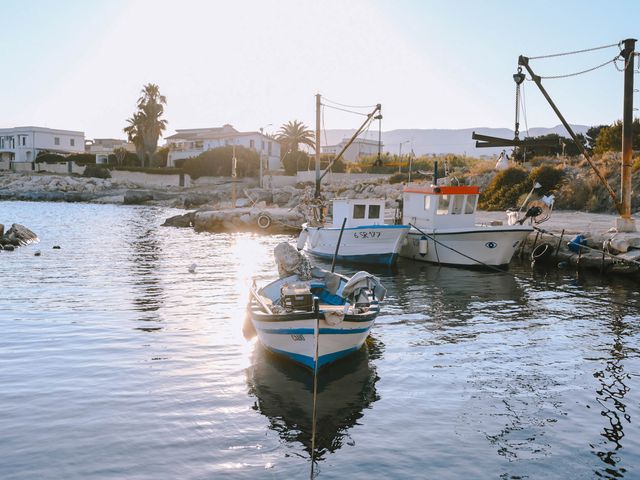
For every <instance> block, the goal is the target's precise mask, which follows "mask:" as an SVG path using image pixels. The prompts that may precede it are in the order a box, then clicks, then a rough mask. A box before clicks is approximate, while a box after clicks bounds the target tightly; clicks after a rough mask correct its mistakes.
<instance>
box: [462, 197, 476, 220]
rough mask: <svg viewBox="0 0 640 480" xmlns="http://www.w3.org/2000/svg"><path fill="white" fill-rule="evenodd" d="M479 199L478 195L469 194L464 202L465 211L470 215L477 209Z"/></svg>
mask: <svg viewBox="0 0 640 480" xmlns="http://www.w3.org/2000/svg"><path fill="white" fill-rule="evenodd" d="M477 201H478V196H477V195H467V201H466V203H465V204H464V213H465V214H466V215H469V214H471V213H473V212H474V211H475V209H476V202H477Z"/></svg>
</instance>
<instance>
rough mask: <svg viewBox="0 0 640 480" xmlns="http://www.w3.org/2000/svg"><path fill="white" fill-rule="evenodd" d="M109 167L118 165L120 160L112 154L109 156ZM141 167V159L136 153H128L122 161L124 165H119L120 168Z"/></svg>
mask: <svg viewBox="0 0 640 480" xmlns="http://www.w3.org/2000/svg"><path fill="white" fill-rule="evenodd" d="M109 165H118V159H117V158H116V156H115V155H114V154H113V153H112V154H110V155H109ZM138 165H140V159H139V158H138V156H137V155H136V154H135V153H132V152H127V153H126V155H125V156H124V159H123V160H122V164H121V165H118V166H119V167H129V166H130V167H136V166H138Z"/></svg>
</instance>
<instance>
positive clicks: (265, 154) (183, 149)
mask: <svg viewBox="0 0 640 480" xmlns="http://www.w3.org/2000/svg"><path fill="white" fill-rule="evenodd" d="M165 140H166V141H167V143H166V145H167V146H168V147H169V156H168V158H167V166H168V167H173V166H175V161H176V160H179V159H181V158H189V157H197V156H198V155H200V154H201V153H202V152H205V151H207V150H211V149H214V148H218V147H226V146H229V145H236V146H241V147H246V148H249V149H251V150H253V151H255V152H257V153H258V154H259V155H260V157H261V158H262V159H263V162H264V165H265V167H266V168H267V169H268V170H280V169H282V164H281V162H280V144H279V143H278V142H277V141H276V140H274V139H273V138H271V137H268V136H266V135H264V134H262V133H260V132H238V131H237V130H236V129H235V128H233V127H232V126H231V125H224V126H222V127H217V128H190V129H183V130H176V134H175V135H171V136H169V137H166V139H165Z"/></svg>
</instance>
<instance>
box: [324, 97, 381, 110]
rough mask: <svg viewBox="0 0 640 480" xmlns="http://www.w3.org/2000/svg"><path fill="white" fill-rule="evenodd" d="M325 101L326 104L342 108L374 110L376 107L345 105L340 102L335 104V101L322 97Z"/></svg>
mask: <svg viewBox="0 0 640 480" xmlns="http://www.w3.org/2000/svg"><path fill="white" fill-rule="evenodd" d="M322 98H323V99H324V101H325V102H329V103H333V104H334V105H339V106H341V107H346V108H374V107H375V105H345V104H344V103H338V102H334V101H333V100H329V99H328V98H326V97H322Z"/></svg>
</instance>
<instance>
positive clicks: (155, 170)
mask: <svg viewBox="0 0 640 480" xmlns="http://www.w3.org/2000/svg"><path fill="white" fill-rule="evenodd" d="M109 169H110V170H117V171H119V172H142V173H150V174H154V175H179V174H181V173H185V172H184V170H183V169H182V168H160V167H126V166H123V167H118V166H113V165H110V166H109Z"/></svg>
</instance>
